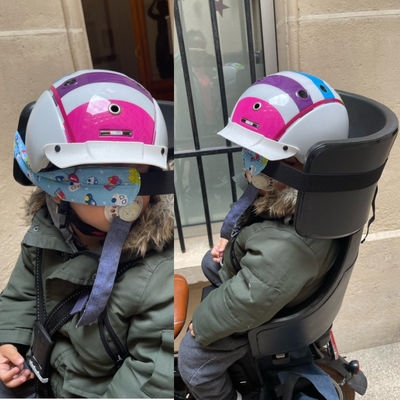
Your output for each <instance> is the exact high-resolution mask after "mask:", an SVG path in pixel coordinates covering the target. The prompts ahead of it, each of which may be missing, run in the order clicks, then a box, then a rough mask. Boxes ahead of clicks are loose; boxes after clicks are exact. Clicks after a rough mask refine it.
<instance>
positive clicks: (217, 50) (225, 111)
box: [208, 0, 237, 202]
mask: <svg viewBox="0 0 400 400" xmlns="http://www.w3.org/2000/svg"><path fill="white" fill-rule="evenodd" d="M208 3H209V5H210V16H211V27H212V32H213V37H214V50H215V59H216V62H217V72H218V83H219V90H220V96H221V106H222V116H223V119H224V126H225V125H226V124H227V123H228V104H227V101H226V90H225V80H224V71H223V68H222V63H223V61H222V54H221V44H220V40H219V32H218V21H217V10H216V8H215V0H209V2H208ZM226 145H227V146H231V142H230V141H229V140H227V141H226ZM228 166H229V174H230V176H234V175H235V167H234V165H233V157H232V154H230V153H228ZM231 192H232V200H233V201H234V202H235V201H236V200H237V192H236V186H235V184H234V182H233V181H231Z"/></svg>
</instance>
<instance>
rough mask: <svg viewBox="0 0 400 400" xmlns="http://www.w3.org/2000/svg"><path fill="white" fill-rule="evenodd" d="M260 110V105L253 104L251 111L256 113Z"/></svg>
mask: <svg viewBox="0 0 400 400" xmlns="http://www.w3.org/2000/svg"><path fill="white" fill-rule="evenodd" d="M260 108H261V103H259V102H257V103H254V104H253V110H254V111H258V110H259V109H260Z"/></svg>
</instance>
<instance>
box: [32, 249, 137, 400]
mask: <svg viewBox="0 0 400 400" xmlns="http://www.w3.org/2000/svg"><path fill="white" fill-rule="evenodd" d="M42 259H43V249H41V248H36V257H35V266H34V275H35V292H36V293H35V294H36V296H35V297H36V321H35V325H34V339H33V344H32V346H31V352H32V355H31V357H30V359H29V360H28V361H29V365H30V367H31V368H32V371H33V372H34V373H35V375H36V376H37V378H38V379H37V380H36V383H35V390H36V393H37V395H38V396H39V397H53V396H52V393H51V387H50V384H49V379H48V377H49V375H50V374H49V368H50V355H51V351H52V349H53V346H54V342H53V341H52V337H53V336H54V335H55V333H56V332H57V331H58V330H59V329H60V328H61V327H62V326H63V325H64V324H66V323H67V322H68V321H69V320H70V319H71V318H72V317H73V315H74V314H73V313H72V311H73V308H74V305H75V304H76V301H77V299H79V298H80V297H82V296H84V297H85V296H87V295H88V294H89V293H90V290H91V286H82V287H80V288H78V289H76V290H75V291H74V292H72V293H71V294H70V295H69V296H67V297H66V298H65V299H63V300H61V301H60V302H59V303H58V304H57V305H56V306H55V307H54V308H53V310H52V311H51V312H50V314H48V315H47V311H46V306H45V297H44V290H43V280H42V271H41V265H42ZM135 265H136V262H128V263H124V264H120V265H119V267H118V270H117V273H116V279H118V278H119V277H120V276H122V275H123V274H124V273H125V272H126V271H127V270H128V269H130V268H132V267H134V266H135ZM98 322H99V329H100V337H101V340H102V342H103V345H104V347H105V348H106V351H107V352H108V353H109V354H110V357H111V359H112V360H113V361H114V362H115V363H116V365H117V367H119V366H121V365H122V362H123V360H124V359H125V358H126V357H128V356H129V352H128V350H127V349H126V347H125V346H124V345H123V344H122V342H121V341H120V340H119V338H118V336H117V334H116V333H115V331H114V330H113V328H112V326H111V323H110V321H109V319H108V317H107V311H106V309H105V310H104V311H103V313H102V315H101V316H100V317H99V321H98ZM104 327H105V328H106V329H107V332H108V334H109V337H110V338H111V341H112V342H113V343H114V345H115V347H116V349H117V352H116V353H115V352H113V351H112V350H111V348H110V347H109V345H108V342H107V340H106V339H105V335H104V332H103V333H102V329H103V330H104Z"/></svg>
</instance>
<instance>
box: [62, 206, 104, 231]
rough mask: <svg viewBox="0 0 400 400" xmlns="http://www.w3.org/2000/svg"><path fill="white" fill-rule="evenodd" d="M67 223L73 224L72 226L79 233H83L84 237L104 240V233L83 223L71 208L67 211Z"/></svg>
mask: <svg viewBox="0 0 400 400" xmlns="http://www.w3.org/2000/svg"><path fill="white" fill-rule="evenodd" d="M68 219H69V223H72V224H74V226H75V227H76V228H77V229H78V230H79V232H81V233H83V234H84V235H88V236H96V237H99V238H104V237H105V236H106V233H105V232H104V231H101V230H100V229H97V228H95V227H94V226H92V225H89V224H87V223H86V222H83V221H82V220H81V219H80V218H79V216H78V214H77V213H76V212H75V211H74V209H73V208H72V207H70V209H69V218H68Z"/></svg>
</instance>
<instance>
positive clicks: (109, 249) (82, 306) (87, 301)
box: [72, 217, 131, 327]
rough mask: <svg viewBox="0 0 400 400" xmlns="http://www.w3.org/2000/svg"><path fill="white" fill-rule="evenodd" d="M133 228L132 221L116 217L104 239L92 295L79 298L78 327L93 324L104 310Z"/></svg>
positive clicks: (75, 309) (76, 306) (73, 311)
mask: <svg viewBox="0 0 400 400" xmlns="http://www.w3.org/2000/svg"><path fill="white" fill-rule="evenodd" d="M130 229H131V222H127V221H123V220H122V219H120V218H119V217H114V218H113V220H112V222H111V226H110V229H109V231H108V232H107V236H106V239H105V241H104V246H103V250H102V252H101V256H100V263H99V266H98V268H97V273H96V279H95V281H94V284H93V288H92V290H91V292H90V295H87V296H86V295H85V296H83V297H82V298H79V299H78V301H77V303H76V304H75V306H74V308H73V310H72V313H77V312H82V314H81V316H80V319H79V321H78V323H77V325H76V326H77V327H79V326H84V325H91V324H93V323H94V322H96V321H97V319H98V317H99V316H100V314H101V313H102V312H103V310H104V308H105V307H106V305H107V302H108V299H109V297H110V294H111V291H112V288H113V286H114V280H115V276H116V273H117V270H118V264H119V259H120V256H121V252H122V247H123V245H124V243H125V240H126V237H127V236H128V234H129V232H130Z"/></svg>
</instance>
